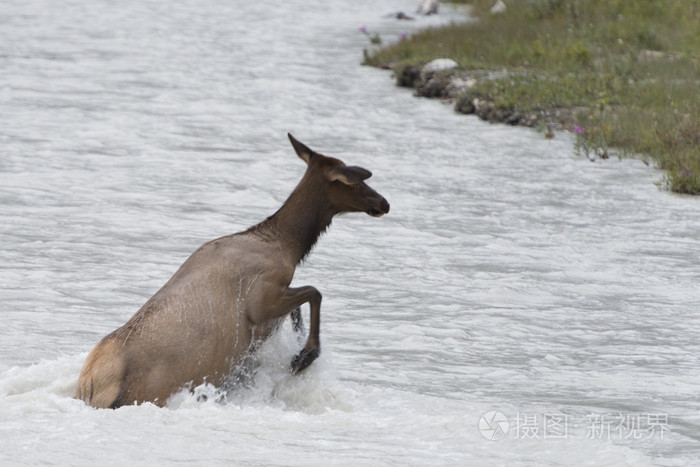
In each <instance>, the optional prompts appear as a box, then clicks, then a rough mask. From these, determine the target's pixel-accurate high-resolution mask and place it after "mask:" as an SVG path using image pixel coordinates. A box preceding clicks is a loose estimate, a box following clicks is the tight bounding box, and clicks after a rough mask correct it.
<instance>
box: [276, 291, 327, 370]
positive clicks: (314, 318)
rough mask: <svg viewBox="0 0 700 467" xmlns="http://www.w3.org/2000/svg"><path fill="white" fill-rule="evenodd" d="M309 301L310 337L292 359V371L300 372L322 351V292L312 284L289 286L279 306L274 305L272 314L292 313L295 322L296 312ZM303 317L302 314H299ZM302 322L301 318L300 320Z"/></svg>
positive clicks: (280, 315) (279, 315)
mask: <svg viewBox="0 0 700 467" xmlns="http://www.w3.org/2000/svg"><path fill="white" fill-rule="evenodd" d="M307 302H308V303H309V306H310V308H311V312H310V315H311V318H310V324H309V327H310V329H309V337H308V339H307V340H306V345H304V348H303V349H301V352H299V355H297V356H295V357H294V358H293V359H292V365H291V366H292V372H293V373H299V372H300V371H302V370H303V369H304V368H306V367H307V366H309V365H311V363H312V362H313V361H314V360H316V358H317V357H318V355H319V354H320V353H321V341H320V338H319V331H320V328H321V293H320V292H319V291H318V290H316V288H315V287H312V286H310V285H307V286H304V287H295V288H288V289H287V290H286V291H285V292H284V294H283V295H282V297H281V299H280V301H279V303H278V304H277V306H275V307H274V310H273V312H272V313H271V315H272V316H270V317H276V316H278V317H282V316H284V315H285V314H287V313H289V312H290V310H291V313H292V322H294V314H295V313H297V312H299V307H300V306H301V305H303V304H304V303H307ZM299 318H301V316H299ZM299 322H300V323H301V320H299Z"/></svg>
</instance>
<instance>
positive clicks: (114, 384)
mask: <svg viewBox="0 0 700 467" xmlns="http://www.w3.org/2000/svg"><path fill="white" fill-rule="evenodd" d="M287 136H288V137H289V140H290V141H291V143H292V146H293V147H294V150H295V151H296V153H297V155H298V156H299V157H300V158H301V159H302V160H303V161H304V162H306V164H307V168H306V172H305V173H304V176H303V177H302V179H301V181H300V182H299V184H298V185H297V186H296V188H295V189H294V190H293V191H292V194H291V195H290V196H289V198H287V200H286V201H285V202H284V203H283V205H282V207H281V208H280V209H279V210H278V211H277V212H276V213H275V214H273V215H272V216H270V217H268V218H267V219H265V220H264V221H262V222H261V223H259V224H257V225H254V226H253V227H250V228H249V229H248V230H245V231H243V232H239V233H235V234H233V235H228V236H225V237H221V238H218V239H216V240H212V241H210V242H207V243H205V244H203V245H202V246H200V247H199V248H198V249H197V250H196V251H195V252H194V253H193V254H192V255H191V256H190V257H189V258H188V259H187V260H186V261H185V262H184V263H183V264H182V266H180V268H179V269H178V270H177V272H175V274H174V275H173V276H172V277H171V278H170V280H168V282H166V284H165V285H164V286H163V287H162V288H161V289H160V290H158V291H157V292H156V293H155V295H153V296H152V297H151V298H150V299H149V300H148V301H147V302H146V303H145V304H144V305H143V306H142V307H141V308H140V309H139V310H138V311H137V312H136V314H135V315H134V316H133V317H131V319H129V320H128V321H127V322H126V324H124V325H123V326H122V327H120V328H119V329H117V330H115V331H113V332H112V333H110V334H108V335H107V336H105V337H104V338H103V339H102V340H101V341H100V342H99V343H98V344H97V346H95V348H94V349H93V350H92V351H91V352H90V354H89V355H88V356H87V359H86V361H85V364H84V365H83V368H82V370H81V371H80V377H79V380H78V392H77V394H76V398H78V399H82V400H83V401H85V402H86V403H87V404H89V405H91V406H93V407H97V408H117V407H120V406H122V405H128V404H139V403H144V402H152V403H154V404H156V405H158V406H163V405H165V403H166V402H167V400H168V398H169V397H170V396H171V395H172V394H173V393H175V392H177V391H178V390H180V389H181V388H183V387H187V386H188V385H189V386H190V387H195V386H198V385H200V384H202V383H204V382H207V383H211V384H213V385H215V386H219V385H221V384H222V383H224V382H225V381H226V378H227V376H229V375H230V374H231V372H232V371H233V370H234V369H235V367H236V365H238V364H239V363H240V362H241V361H242V359H243V357H245V355H247V354H248V353H249V352H251V351H252V350H253V349H254V348H255V346H256V345H257V344H259V343H260V342H262V341H263V340H264V339H266V338H267V337H268V336H269V335H270V334H271V333H272V332H273V331H274V330H275V329H276V328H277V327H278V325H279V324H280V323H281V321H282V320H283V319H284V318H285V317H286V316H287V315H289V314H291V316H292V322H293V324H294V328H295V330H300V329H301V327H302V326H301V317H300V315H299V313H300V306H301V305H303V304H305V303H309V307H310V324H309V335H308V338H307V340H306V344H305V345H304V347H303V348H302V350H301V352H300V353H299V354H298V355H296V356H295V357H294V358H293V359H292V362H291V371H292V372H294V373H298V372H300V371H302V370H304V369H305V368H306V367H308V366H309V365H310V364H311V363H312V362H313V361H314V360H315V359H316V358H317V357H318V355H319V352H320V349H321V344H320V339H319V329H320V318H321V293H320V292H319V291H318V290H317V289H316V288H315V287H313V286H310V285H307V286H303V287H290V284H291V282H292V278H293V276H294V270H295V269H296V266H297V265H298V264H299V263H301V261H302V260H303V259H304V258H305V257H306V256H307V255H308V254H309V252H310V251H311V249H312V247H313V246H314V244H315V243H316V241H317V240H318V238H319V236H320V235H321V234H322V233H323V232H324V231H325V230H326V229H327V228H328V226H329V225H330V224H331V221H332V219H333V217H334V216H335V215H336V214H340V213H344V212H365V213H367V214H369V215H370V216H373V217H380V216H382V215H384V214H386V213H388V212H389V203H388V202H387V201H386V199H384V197H382V196H381V195H380V194H378V193H377V192H376V191H374V190H373V189H372V188H370V187H369V186H368V185H367V184H366V183H365V180H366V179H368V178H369V177H370V176H371V175H372V173H371V172H370V171H369V170H366V169H363V168H361V167H356V166H347V165H345V164H344V163H343V162H342V161H340V160H339V159H335V158H332V157H327V156H324V155H322V154H319V153H317V152H314V151H313V150H311V149H309V148H308V147H307V146H305V145H304V144H302V143H300V142H299V141H297V140H296V139H295V138H294V137H293V136H292V135H291V134H288V135H287Z"/></svg>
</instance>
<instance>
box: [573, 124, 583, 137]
mask: <svg viewBox="0 0 700 467" xmlns="http://www.w3.org/2000/svg"><path fill="white" fill-rule="evenodd" d="M574 133H578V134H579V135H582V134H583V128H581V127H580V126H578V125H576V126H575V127H574Z"/></svg>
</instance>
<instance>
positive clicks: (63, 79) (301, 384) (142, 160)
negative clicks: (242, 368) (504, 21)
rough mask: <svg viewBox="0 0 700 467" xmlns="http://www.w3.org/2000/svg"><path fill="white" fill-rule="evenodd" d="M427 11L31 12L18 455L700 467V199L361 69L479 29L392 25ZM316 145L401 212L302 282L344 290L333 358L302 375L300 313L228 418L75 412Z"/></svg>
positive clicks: (250, 6)
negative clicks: (96, 378)
mask: <svg viewBox="0 0 700 467" xmlns="http://www.w3.org/2000/svg"><path fill="white" fill-rule="evenodd" d="M415 3H418V2H408V1H405V0H387V1H382V2H374V1H368V0H355V1H352V2H351V1H334V2H327V1H325V2H322V1H319V0H311V1H299V0H285V1H281V0H270V1H267V2H240V1H219V0H214V1H210V2H201V1H195V0H183V1H178V2H166V1H163V0H144V1H134V0H126V1H122V2H118V3H114V2H108V1H104V0H90V1H88V0H70V1H65V2H53V1H49V0H21V1H20V0H5V1H4V2H3V4H2V6H1V7H0V303H1V304H2V305H1V312H2V316H3V321H2V326H0V464H2V465H51V464H56V465H95V464H100V465H129V466H131V465H174V464H189V463H191V464H198V465H246V466H248V465H368V466H369V465H372V466H375V465H420V466H422V465H485V464H496V465H502V464H511V465H635V466H636V465H687V464H691V463H693V461H696V459H697V457H698V455H699V454H700V416H699V415H698V413H699V410H700V402H698V396H697V394H698V392H699V391H700V375H699V373H700V360H699V358H698V356H699V355H700V343H699V341H698V337H697V336H698V334H699V332H700V318H698V305H700V289H699V288H698V286H697V285H698V282H699V280H700V265H699V264H698V258H699V257H700V220H698V216H697V199H695V198H691V197H684V196H677V195H673V194H670V193H668V192H666V191H664V190H662V189H660V188H659V187H658V184H659V183H660V182H661V181H662V174H661V173H660V172H658V171H657V170H655V169H654V168H653V167H648V166H646V165H645V164H643V163H642V162H641V161H639V160H618V159H610V160H607V161H597V162H590V161H588V160H587V159H585V158H580V157H577V156H576V155H575V154H574V151H573V139H572V137H571V136H570V135H568V134H566V133H560V134H558V135H557V137H556V138H555V139H553V140H545V139H544V138H543V137H542V135H541V134H540V133H537V132H535V131H532V130H529V129H523V128H512V127H507V126H504V125H490V124H488V123H485V122H482V121H480V120H478V119H476V118H475V117H467V116H463V115H457V114H455V113H453V112H452V111H451V109H450V108H449V107H447V106H445V105H444V104H442V103H440V102H439V101H433V100H424V99H418V98H414V97H412V96H411V93H410V91H407V90H402V89H399V88H396V87H394V86H393V84H392V81H391V79H390V73H389V72H387V71H382V70H377V69H372V68H367V67H362V66H360V62H361V60H362V49H363V48H366V47H369V46H370V44H369V41H368V38H367V36H366V35H364V34H363V33H362V32H361V31H359V30H358V29H359V28H360V27H362V26H365V27H366V29H367V30H368V31H369V32H370V33H375V32H376V33H379V34H380V35H381V36H382V38H383V39H384V41H385V42H387V41H393V40H398V38H399V35H400V34H402V33H410V32H412V31H415V30H417V29H419V28H423V27H428V26H432V25H436V24H440V23H444V22H447V21H450V20H459V19H461V18H463V15H464V13H462V12H459V11H454V10H450V9H449V8H447V7H443V10H442V12H441V14H440V15H438V16H436V17H431V18H417V19H416V20H415V21H397V20H395V19H393V18H391V17H389V16H387V14H389V13H392V12H396V11H399V10H403V11H406V12H411V11H412V10H413V9H414V8H415V6H416V5H415ZM287 132H291V133H292V134H294V136H295V137H297V138H298V139H299V140H301V141H303V142H305V143H306V144H308V145H309V146H311V147H312V148H314V149H316V150H318V151H319V152H321V153H324V154H326V155H329V156H334V157H338V158H340V159H343V160H344V161H346V162H347V163H349V164H353V165H360V166H363V167H366V168H368V169H370V170H371V171H372V172H373V173H374V176H373V177H372V178H371V179H370V180H369V181H368V182H369V184H370V185H371V186H373V187H374V188H375V189H376V190H377V191H379V192H380V193H382V194H383V195H384V196H385V197H386V198H387V199H388V200H389V202H390V203H391V212H390V213H389V214H388V215H387V216H385V217H382V218H379V219H375V218H371V217H369V216H366V215H364V214H349V215H346V216H342V217H340V218H337V219H336V220H335V221H334V223H333V225H332V226H331V228H330V230H329V231H328V232H327V233H326V235H324V236H323V237H322V238H321V240H320V241H319V243H318V245H317V246H316V248H315V249H314V251H313V252H312V254H311V255H310V257H309V258H308V260H307V261H306V262H304V263H303V265H301V266H300V267H299V268H298V270H297V275H296V277H295V280H294V283H293V284H295V285H305V284H312V285H314V286H316V287H317V288H318V289H319V290H320V291H321V292H322V293H323V296H324V301H323V306H322V316H323V319H322V328H321V339H322V343H323V352H322V354H321V357H320V358H319V359H318V360H317V361H316V362H315V363H314V364H313V365H312V366H311V367H309V368H308V370H306V371H305V372H304V373H303V374H301V375H298V376H293V375H291V374H290V373H289V371H288V365H289V362H290V360H291V358H292V356H293V355H294V354H295V353H296V352H298V350H299V348H300V346H301V344H300V343H299V342H298V341H297V339H296V337H295V336H294V333H293V331H292V329H291V326H290V325H289V323H286V324H285V326H283V328H282V329H281V330H280V331H279V332H278V333H277V334H276V335H275V336H273V338H271V339H270V340H269V341H268V342H266V343H265V345H263V346H262V348H261V349H260V350H259V352H258V353H257V354H256V355H255V356H254V361H253V364H252V367H253V369H254V371H253V373H252V374H251V375H250V378H249V380H248V381H246V382H245V383H244V384H240V385H238V386H235V387H232V388H229V391H228V392H227V394H226V395H225V397H224V398H223V400H222V397H220V396H221V393H220V392H217V390H216V389H215V388H212V387H207V386H205V387H199V388H196V389H195V394H192V393H190V392H189V391H183V392H182V393H179V394H177V395H175V396H173V397H172V398H171V400H170V401H169V403H168V406H167V407H166V408H163V409H160V408H157V407H155V406H153V405H151V404H145V405H142V406H138V407H135V406H128V407H123V408H120V409H118V410H94V409H91V408H89V407H86V406H85V404H84V403H83V402H81V401H78V400H75V399H73V398H72V396H73V394H74V393H75V390H76V386H77V378H78V373H79V371H80V368H81V366H82V363H83V361H84V359H85V357H86V355H87V353H88V352H89V350H90V349H91V348H92V347H93V346H94V345H95V344H96V343H97V342H98V341H99V339H100V338H101V337H102V336H104V335H105V334H107V333H109V332H110V331H112V330H114V329H115V328H117V327H119V326H120V325H121V324H123V323H124V322H125V321H126V320H127V319H128V318H129V317H130V316H131V315H132V314H133V313H134V312H135V311H136V310H137V309H138V308H139V307H140V306H141V305H142V304H143V303H144V302H145V301H146V300H147V299H148V298H149V297H150V296H151V295H152V294H153V293H154V292H155V291H156V290H157V289H158V288H159V287H160V286H161V285H162V284H163V283H164V282H165V281H166V280H167V279H168V278H169V277H170V276H171V275H172V274H173V273H174V272H175V270H176V269H177V268H178V266H179V265H180V264H181V263H182V262H183V261H184V260H185V259H186V258H187V257H188V256H189V254H190V253H191V252H192V251H194V250H195V249H196V248H197V247H198V246H199V245H200V244H202V243H204V242H205V241H208V240H210V239H213V238H216V237H219V236H222V235H226V234H229V233H233V232H237V231H240V230H242V229H245V228H247V227H248V226H250V225H252V224H255V223H257V222H259V221H260V220H262V219H264V218H265V217H266V216H268V215H270V214H272V213H273V212H274V211H275V210H276V209H277V208H278V207H279V205H280V204H281V203H282V202H283V201H284V200H285V198H286V196H287V195H288V194H289V193H290V192H291V190H292V189H293V188H294V186H295V184H296V183H297V181H298V180H299V179H300V177H301V175H302V174H303V171H304V165H303V162H302V161H300V160H299V159H298V158H297V157H296V155H295V154H294V152H293V150H292V148H291V146H290V145H289V142H288V140H287V136H286V134H287ZM306 314H307V313H306V312H305V315H306ZM307 319H308V318H307ZM202 395H207V396H209V397H206V398H204V397H201V396H202Z"/></svg>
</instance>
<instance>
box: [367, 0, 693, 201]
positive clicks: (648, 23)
mask: <svg viewBox="0 0 700 467" xmlns="http://www.w3.org/2000/svg"><path fill="white" fill-rule="evenodd" d="M492 3H493V2H492V1H491V0H474V1H473V2H471V6H470V8H471V14H472V15H473V16H474V17H475V18H477V19H478V20H477V21H475V22H468V23H463V24H452V25H449V26H445V27H441V28H434V29H427V30H424V31H421V32H419V33H417V34H415V35H412V36H410V37H408V38H406V39H404V40H401V41H399V42H397V43H395V44H393V45H390V46H388V47H384V48H381V49H378V50H375V51H373V52H371V53H367V54H366V55H365V64H367V65H371V66H377V67H383V68H389V69H392V70H393V71H394V75H395V76H396V82H397V84H398V85H400V86H407V87H411V88H413V89H415V90H416V95H418V96H422V97H432V98H440V99H445V100H448V101H449V102H451V103H453V105H454V109H455V111H457V112H461V113H466V114H476V115H478V116H479V117H481V118H483V119H484V120H488V121H492V122H503V123H507V124H512V125H525V126H529V127H535V128H538V129H540V130H542V131H543V132H544V134H545V135H549V136H552V135H553V134H555V133H556V132H557V131H561V130H568V131H575V132H576V150H577V151H578V152H579V153H580V154H581V155H585V156H586V157H588V158H589V159H591V160H596V159H598V158H603V159H605V158H608V157H609V156H610V154H611V152H612V151H614V152H615V154H617V155H620V156H623V157H641V158H643V159H647V158H648V159H651V160H652V161H653V162H654V163H655V165H656V166H658V167H659V168H660V169H662V170H664V171H665V172H666V177H665V184H666V185H667V187H668V188H669V189H670V190H672V191H674V192H678V193H687V194H700V93H698V92H697V90H698V85H699V80H698V76H699V75H698V63H699V59H700V53H699V51H700V36H698V34H697V31H698V30H700V6H698V5H697V4H696V3H695V2H694V1H692V0H675V1H671V0H664V1H659V2H623V1H619V2H607V1H603V0H590V1H587V2H577V1H573V0H531V1H528V2H508V5H507V8H506V10H505V12H503V13H500V14H493V13H491V12H490V8H491V6H492ZM435 59H450V60H451V61H453V62H454V63H453V67H452V68H447V69H442V70H431V69H430V68H428V69H426V68H425V65H426V64H428V63H430V62H431V61H433V60H435ZM445 63H449V62H442V65H445ZM438 68H439V67H438Z"/></svg>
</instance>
